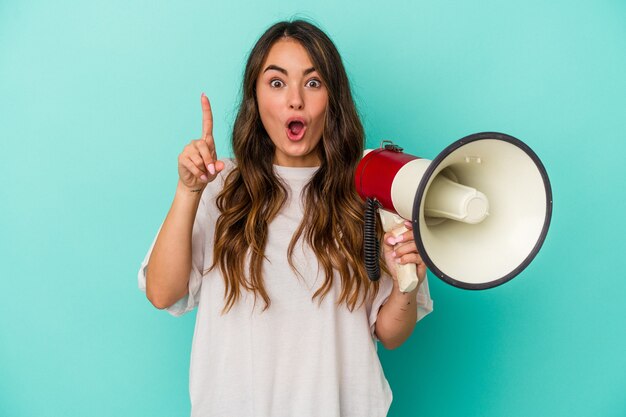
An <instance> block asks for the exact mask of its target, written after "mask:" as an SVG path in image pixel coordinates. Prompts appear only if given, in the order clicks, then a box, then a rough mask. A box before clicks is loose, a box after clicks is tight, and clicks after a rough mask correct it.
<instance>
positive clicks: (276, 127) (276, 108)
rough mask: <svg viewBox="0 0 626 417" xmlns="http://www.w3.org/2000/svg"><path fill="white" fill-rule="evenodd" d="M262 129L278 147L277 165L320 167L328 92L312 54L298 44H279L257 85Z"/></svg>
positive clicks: (282, 42)
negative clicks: (319, 150)
mask: <svg viewBox="0 0 626 417" xmlns="http://www.w3.org/2000/svg"><path fill="white" fill-rule="evenodd" d="M256 96H257V103H258V105H259V114H260V116H261V121H262V122H263V126H264V127H265V130H266V132H267V134H268V135H269V137H270V138H271V140H272V142H273V143H274V145H275V146H276V153H275V154H274V163H275V164H276V165H282V166H292V167H306V166H317V165H319V164H320V159H319V156H318V153H317V150H316V148H317V145H318V143H319V141H320V139H321V138H322V132H323V131H324V115H325V113H326V106H327V105H328V91H327V90H326V86H325V85H324V84H323V83H322V79H321V78H320V76H319V74H318V72H317V71H316V70H315V68H314V67H313V64H312V63H311V59H310V58H309V54H308V53H307V52H306V50H305V49H304V47H303V46H302V45H300V43H298V42H297V41H295V40H293V39H290V38H284V39H281V40H279V41H277V42H276V43H275V44H274V45H273V46H272V47H271V48H270V51H269V53H268V54H267V58H266V59H265V62H264V63H263V66H262V68H261V75H259V78H258V79H257V82H256Z"/></svg>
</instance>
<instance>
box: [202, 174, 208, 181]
mask: <svg viewBox="0 0 626 417" xmlns="http://www.w3.org/2000/svg"><path fill="white" fill-rule="evenodd" d="M200 179H201V180H202V181H206V180H207V179H208V178H207V177H206V175H204V174H202V176H201V177H200Z"/></svg>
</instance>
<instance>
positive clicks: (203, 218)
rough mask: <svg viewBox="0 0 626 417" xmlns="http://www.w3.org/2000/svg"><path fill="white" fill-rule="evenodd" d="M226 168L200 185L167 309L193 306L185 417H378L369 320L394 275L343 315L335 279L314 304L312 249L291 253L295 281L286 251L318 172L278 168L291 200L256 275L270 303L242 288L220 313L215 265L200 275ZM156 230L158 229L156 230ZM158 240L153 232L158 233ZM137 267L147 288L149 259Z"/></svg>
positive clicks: (380, 390) (378, 373)
mask: <svg viewBox="0 0 626 417" xmlns="http://www.w3.org/2000/svg"><path fill="white" fill-rule="evenodd" d="M232 167H233V163H232V162H231V161H226V168H225V170H224V171H223V172H222V173H221V174H220V176H219V177H218V178H217V179H216V180H215V181H213V182H212V183H210V184H208V185H207V187H206V189H205V190H204V191H203V194H202V198H201V202H200V205H199V207H198V212H197V214H196V219H195V223H194V226H193V234H192V264H193V265H192V270H191V274H190V277H189V294H188V295H186V296H185V297H184V298H183V299H181V300H179V301H178V302H177V303H176V304H174V305H172V306H171V307H169V308H168V309H167V310H168V311H169V312H170V313H171V314H173V315H175V316H179V315H182V314H184V313H186V312H188V311H190V310H192V309H193V308H195V307H196V306H197V307H198V312H197V316H196V326H195V331H194V336H193V345H192V352H191V365H190V381H189V391H190V397H191V406H192V407H191V415H192V417H295V416H297V417H318V416H324V417H350V416H354V417H357V416H358V417H382V416H386V415H387V412H388V410H389V406H390V404H391V400H392V393H391V389H390V387H389V384H388V382H387V380H386V378H385V375H384V373H383V369H382V367H381V364H380V361H379V358H378V355H377V353H376V351H377V345H376V337H375V335H374V324H375V322H376V317H377V315H378V309H379V308H380V307H381V306H382V305H383V303H384V302H385V301H386V300H387V298H388V297H389V295H390V293H391V290H392V285H393V283H392V281H391V278H390V277H389V276H382V277H381V284H380V290H379V293H378V295H377V296H376V298H375V299H374V300H373V302H366V303H364V304H363V305H362V306H361V307H360V308H358V309H356V308H355V309H354V310H353V311H352V312H350V311H349V310H348V309H347V308H346V306H345V304H341V306H340V307H336V306H335V301H336V300H337V299H338V298H339V295H340V293H341V282H340V278H339V276H338V275H335V279H334V280H333V286H332V289H331V290H330V292H329V293H328V294H327V295H326V297H325V298H324V301H323V302H322V303H321V305H319V306H318V302H319V299H318V298H316V299H315V300H314V301H312V300H311V297H312V295H313V293H314V292H315V291H316V290H317V289H318V288H319V286H320V285H321V284H322V283H323V282H324V273H323V271H321V273H318V265H317V261H316V257H315V255H314V253H313V252H312V251H311V250H310V249H309V248H308V245H303V244H302V241H303V240H304V239H303V238H301V239H300V241H299V242H298V245H297V246H296V250H295V251H294V254H293V260H294V264H295V266H296V268H297V269H298V271H299V272H300V273H301V275H302V277H300V276H298V275H297V274H295V273H294V272H293V270H292V269H291V268H290V267H289V264H288V262H287V248H288V246H289V243H290V241H291V237H292V235H293V233H294V231H295V230H296V229H297V228H298V226H299V225H300V222H301V220H302V216H303V215H302V213H303V207H302V202H301V200H300V193H301V191H302V188H303V187H304V186H305V185H306V183H307V182H308V181H309V180H310V178H311V177H312V176H313V174H314V173H315V171H316V169H317V168H290V167H281V166H275V167H274V169H275V172H276V173H277V175H278V176H279V177H280V178H281V179H283V180H284V182H285V184H286V185H287V189H288V190H289V197H288V200H287V201H286V203H285V205H284V207H283V209H282V211H281V212H280V214H279V215H278V216H277V218H276V219H275V220H274V221H273V222H272V223H271V224H270V225H269V226H268V232H269V235H268V240H267V246H266V248H265V256H266V257H267V261H265V263H264V265H263V279H264V285H265V288H266V290H267V293H268V295H269V297H270V300H271V305H270V307H269V308H268V309H267V310H266V311H264V312H262V311H261V310H262V308H263V307H264V305H265V304H264V302H263V299H262V298H260V297H258V298H257V303H256V306H255V305H254V296H253V294H252V293H248V292H247V291H245V290H242V298H240V300H239V302H238V303H237V304H235V305H234V306H233V308H232V309H231V310H230V311H229V312H228V313H226V314H224V315H220V312H221V309H222V308H223V306H224V281H223V278H222V276H221V274H220V271H219V268H215V269H214V270H212V271H211V272H209V273H207V274H205V275H204V276H203V274H202V271H205V270H207V269H208V268H209V267H210V265H211V264H212V261H213V237H214V233H215V222H216V220H217V218H218V216H219V211H218V209H217V207H216V206H215V197H216V196H217V194H218V192H219V191H220V190H221V188H222V187H223V182H224V178H225V177H226V175H227V173H228V171H230V170H231V169H232ZM159 230H160V229H159ZM155 241H156V238H155ZM153 247H154V242H153V243H152V247H151V248H150V250H149V251H148V254H147V255H146V257H145V259H144V261H143V263H142V265H141V268H140V270H139V288H140V289H141V290H143V291H145V282H146V281H145V273H146V265H147V263H148V259H149V257H150V253H151V251H152V248H153ZM417 303H418V312H417V319H418V321H419V320H420V319H421V318H423V317H424V316H426V315H427V314H428V313H430V312H431V311H432V309H433V302H432V300H431V298H430V294H429V290H428V282H427V281H424V282H423V283H422V285H421V286H420V289H419V291H418V292H417Z"/></svg>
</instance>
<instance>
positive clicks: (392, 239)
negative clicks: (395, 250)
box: [387, 237, 396, 245]
mask: <svg viewBox="0 0 626 417" xmlns="http://www.w3.org/2000/svg"><path fill="white" fill-rule="evenodd" d="M387 243H389V244H390V245H395V244H396V240H395V239H394V238H393V237H390V238H389V239H387Z"/></svg>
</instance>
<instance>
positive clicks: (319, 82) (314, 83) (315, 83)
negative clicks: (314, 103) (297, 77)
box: [306, 78, 322, 88]
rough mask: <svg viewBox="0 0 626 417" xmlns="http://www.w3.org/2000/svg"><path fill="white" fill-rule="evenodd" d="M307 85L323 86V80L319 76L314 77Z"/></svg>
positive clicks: (313, 86)
mask: <svg viewBox="0 0 626 417" xmlns="http://www.w3.org/2000/svg"><path fill="white" fill-rule="evenodd" d="M306 86H307V87H312V88H320V87H321V86H322V82H321V81H320V80H318V79H317V78H312V79H310V80H309V81H308V82H307V83H306Z"/></svg>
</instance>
